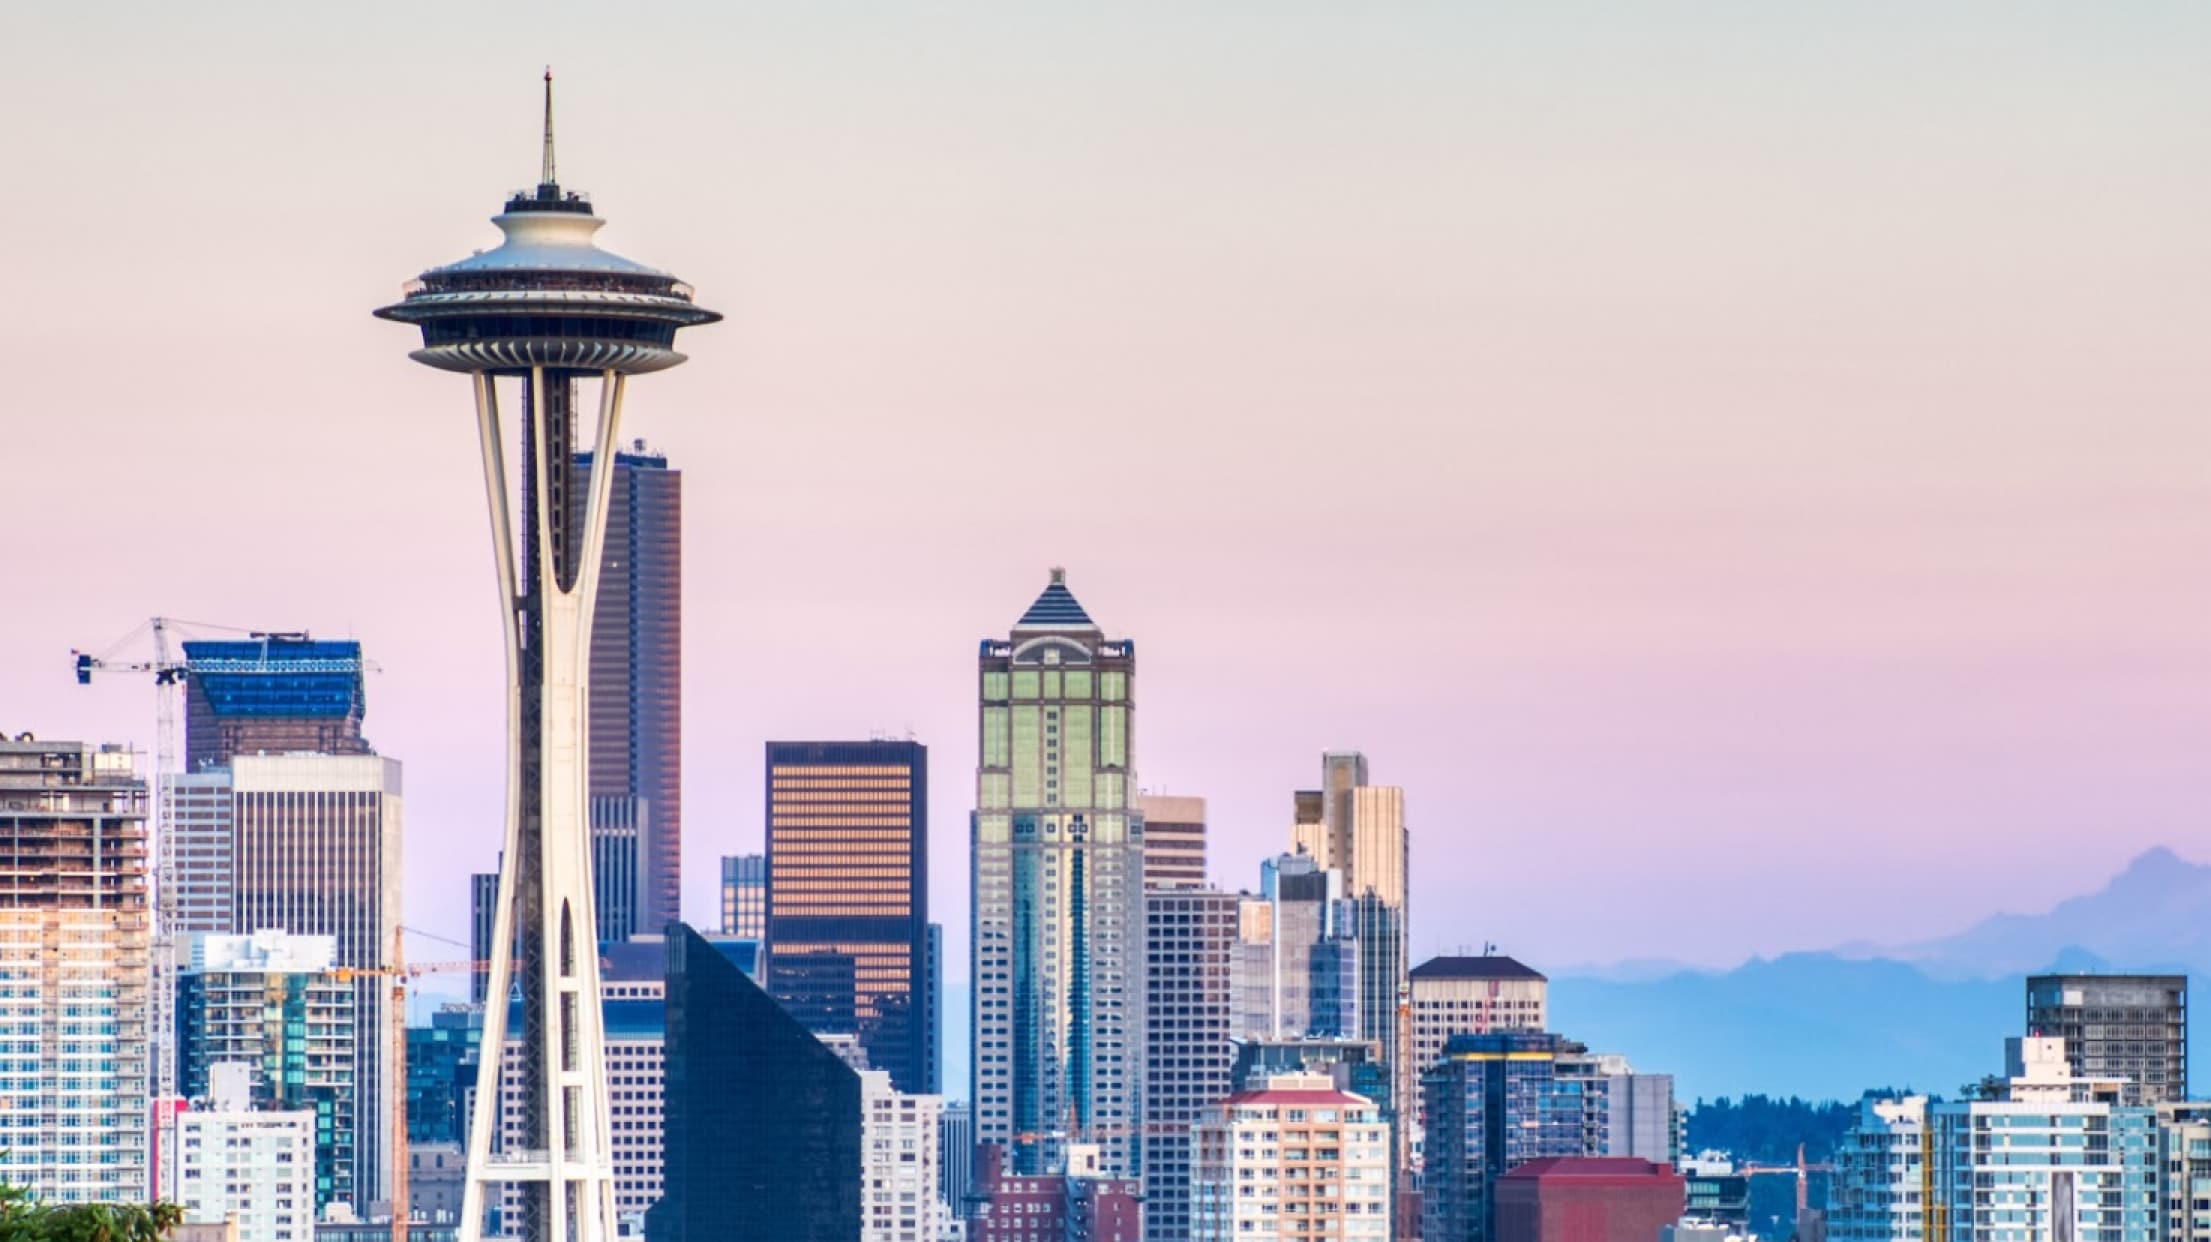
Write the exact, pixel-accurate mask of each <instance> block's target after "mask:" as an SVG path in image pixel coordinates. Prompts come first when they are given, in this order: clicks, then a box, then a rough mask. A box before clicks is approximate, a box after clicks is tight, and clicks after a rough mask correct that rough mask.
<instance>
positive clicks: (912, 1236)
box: [860, 1069, 945, 1242]
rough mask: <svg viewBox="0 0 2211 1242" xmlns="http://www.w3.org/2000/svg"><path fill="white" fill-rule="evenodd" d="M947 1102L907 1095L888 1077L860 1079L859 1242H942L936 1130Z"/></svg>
mask: <svg viewBox="0 0 2211 1242" xmlns="http://www.w3.org/2000/svg"><path fill="white" fill-rule="evenodd" d="M943 1110H944V1098H943V1097H942V1096H937V1095H909V1094H907V1093H905V1092H903V1091H900V1090H898V1089H897V1088H895V1087H893V1086H891V1078H890V1075H889V1074H887V1073H885V1072H883V1071H882V1070H872V1069H871V1070H867V1071H864V1072H863V1073H861V1075H860V1115H861V1121H860V1242H938V1235H939V1234H940V1232H941V1231H942V1230H943V1228H944V1223H945V1212H944V1205H943V1200H942V1198H941V1197H940V1195H939V1193H938V1190H939V1185H940V1182H941V1168H942V1163H941V1158H940V1153H939V1151H938V1148H937V1140H938V1133H939V1131H938V1124H939V1122H940V1121H941V1120H942V1115H943Z"/></svg>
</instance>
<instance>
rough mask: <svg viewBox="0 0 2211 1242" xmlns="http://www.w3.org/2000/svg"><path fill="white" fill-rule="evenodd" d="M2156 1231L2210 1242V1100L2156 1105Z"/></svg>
mask: <svg viewBox="0 0 2211 1242" xmlns="http://www.w3.org/2000/svg"><path fill="white" fill-rule="evenodd" d="M2156 1124H2157V1169H2158V1172H2157V1187H2158V1222H2159V1228H2158V1231H2157V1235H2158V1237H2159V1238H2160V1239H2162V1242H2211V1103H2205V1102H2203V1101H2200V1100H2195V1101H2187V1102H2175V1103H2166V1104H2160V1105H2158V1107H2157V1122H2156Z"/></svg>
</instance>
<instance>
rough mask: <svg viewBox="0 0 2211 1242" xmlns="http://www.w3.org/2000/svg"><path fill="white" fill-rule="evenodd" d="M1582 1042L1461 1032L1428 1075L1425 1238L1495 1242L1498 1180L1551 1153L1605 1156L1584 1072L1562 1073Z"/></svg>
mask: <svg viewBox="0 0 2211 1242" xmlns="http://www.w3.org/2000/svg"><path fill="white" fill-rule="evenodd" d="M1575 1051H1578V1049H1577V1048H1576V1047H1575V1046H1573V1045H1570V1044H1568V1043H1567V1042H1566V1041H1565V1040H1562V1039H1560V1038H1559V1037H1558V1036H1556V1035H1551V1034H1545V1033H1531V1032H1506V1033H1499V1034H1492V1035H1460V1036H1457V1037H1455V1038H1453V1039H1452V1040H1451V1041H1450V1042H1449V1043H1448V1044H1446V1045H1445V1046H1444V1054H1443V1058H1442V1060H1440V1061H1438V1062H1437V1063H1436V1064H1435V1065H1434V1066H1433V1067H1431V1068H1430V1069H1429V1070H1428V1072H1427V1073H1426V1074H1425V1075H1424V1076H1423V1078H1422V1084H1423V1087H1424V1095H1425V1099H1426V1106H1427V1115H1428V1148H1427V1173H1426V1177H1425V1179H1424V1182H1423V1186H1422V1200H1421V1206H1422V1212H1423V1218H1422V1227H1421V1237H1422V1238H1424V1239H1427V1240H1428V1242H1491V1240H1492V1239H1493V1238H1494V1237H1495V1236H1496V1234H1495V1228H1496V1210H1497V1209H1496V1185H1497V1179H1498V1178H1499V1177H1501V1176H1503V1175H1504V1173H1505V1172H1506V1170H1508V1169H1511V1168H1513V1167H1514V1166H1516V1165H1519V1164H1523V1163H1525V1162H1527V1161H1530V1160H1537V1159H1541V1158H1543V1157H1545V1156H1597V1155H1602V1154H1603V1149H1602V1147H1601V1143H1602V1141H1603V1135H1602V1131H1601V1129H1600V1130H1599V1132H1598V1133H1597V1134H1596V1135H1594V1136H1592V1135H1591V1134H1590V1132H1589V1130H1590V1127H1589V1125H1588V1110H1587V1109H1586V1108H1585V1104H1584V1100H1583V1093H1584V1090H1585V1089H1586V1088H1587V1086H1588V1084H1587V1083H1586V1082H1585V1081H1584V1080H1583V1079H1581V1078H1577V1077H1573V1076H1571V1075H1565V1074H1561V1073H1559V1061H1560V1058H1561V1057H1562V1056H1566V1055H1571V1054H1572V1053H1574V1052H1575Z"/></svg>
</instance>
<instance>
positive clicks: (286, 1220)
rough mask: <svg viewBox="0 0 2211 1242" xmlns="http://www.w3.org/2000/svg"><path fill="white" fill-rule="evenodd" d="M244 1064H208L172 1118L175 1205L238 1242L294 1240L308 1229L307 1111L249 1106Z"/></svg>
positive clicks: (310, 1131)
mask: <svg viewBox="0 0 2211 1242" xmlns="http://www.w3.org/2000/svg"><path fill="white" fill-rule="evenodd" d="M246 1080H247V1072H246V1067H245V1066H243V1065H237V1064H227V1065H218V1066H216V1067H215V1074H214V1080H213V1081H212V1082H211V1083H209V1084H208V1086H207V1088H206V1089H205V1090H203V1091H201V1092H200V1093H199V1099H198V1100H197V1102H196V1104H195V1106H194V1107H193V1108H191V1109H189V1110H188V1111H186V1112H184V1113H182V1114H181V1115H179V1116H178V1118H177V1160H176V1172H177V1184H176V1187H175V1189H174V1191H173V1193H174V1194H175V1202H176V1203H177V1205H178V1206H179V1207H181V1208H182V1209H184V1219H185V1221H186V1223H188V1224H194V1225H222V1224H225V1223H226V1222H227V1223H229V1224H231V1225H232V1226H234V1227H235V1228H236V1230H237V1232H236V1233H234V1234H232V1235H231V1236H232V1237H235V1238H236V1239H237V1240H238V1242H299V1240H300V1239H306V1238H311V1237H313V1236H314V1233H315V1209H316V1202H317V1200H316V1195H315V1186H314V1174H315V1168H316V1165H315V1125H316V1120H317V1119H316V1117H315V1114H314V1113H312V1112H310V1111H306V1110H290V1111H278V1110H271V1109H265V1108H258V1107H255V1106H254V1102H253V1100H252V1097H251V1093H250V1091H249V1090H248V1087H247V1081H246Z"/></svg>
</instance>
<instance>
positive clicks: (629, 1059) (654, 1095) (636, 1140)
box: [499, 972, 667, 1235]
mask: <svg viewBox="0 0 2211 1242" xmlns="http://www.w3.org/2000/svg"><path fill="white" fill-rule="evenodd" d="M610 973H611V972H610ZM612 986H613V985H612V983H611V982H610V981H602V985H601V990H602V992H604V991H607V990H611V988H612ZM521 1011H522V1007H521V1006H520V1005H519V1004H516V1005H514V1006H512V1008H511V1009H510V1011H509V1012H510V1015H511V1016H512V1019H513V1020H512V1021H510V1022H509V1023H508V1024H507V1030H508V1031H509V1032H512V1036H511V1037H510V1038H509V1039H508V1040H507V1041H506V1048H505V1053H504V1055H503V1056H502V1057H501V1058H500V1062H499V1136H500V1142H501V1145H502V1146H503V1147H504V1148H505V1149H507V1150H513V1149H516V1148H520V1147H523V1146H524V1145H525V1143H524V1140H523V1132H524V1125H525V1118H524V1116H523V1108H522V1102H523V1095H522V1040H521V1038H520V1034H521V1029H522V1022H521ZM599 1014H600V1024H601V1025H600V1029H601V1030H603V1031H604V1032H605V1039H606V1074H607V1101H608V1105H609V1112H610V1113H611V1118H610V1124H611V1125H612V1126H613V1128H614V1129H613V1133H612V1134H610V1135H609V1136H608V1142H607V1147H608V1151H609V1153H610V1154H611V1155H612V1156H613V1157H614V1218H615V1222H616V1224H617V1226H618V1227H622V1228H625V1230H626V1231H627V1232H629V1233H631V1234H632V1235H634V1234H636V1233H640V1232H642V1231H643V1229H644V1225H645V1213H646V1212H647V1210H649V1209H650V1208H651V1207H652V1205H653V1204H655V1203H658V1202H660V1196H661V1194H662V1192H663V1190H664V1189H665V1179H664V1173H663V1170H664V1168H665V1163H666V1153H667V1135H666V1121H665V1117H664V1111H663V1110H664V1108H665V1104H664V1101H665V1090H666V1083H665V1073H666V1071H665V1064H666V1056H667V1035H666V1030H665V1027H664V1025H663V1023H664V1015H665V1011H664V1009H663V1007H662V1004H661V1001H660V999H659V998H658V997H653V998H651V999H642V1000H631V999H624V1000H612V999H607V1000H602V1001H601V1002H600V1005H599ZM499 1208H500V1219H501V1220H502V1221H519V1220H521V1219H522V1216H521V1213H522V1210H523V1203H522V1191H521V1188H520V1187H519V1186H517V1185H515V1184H514V1183H511V1182H510V1183H508V1184H507V1185H506V1186H505V1187H504V1189H503V1190H502V1192H501V1194H500V1197H499Z"/></svg>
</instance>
